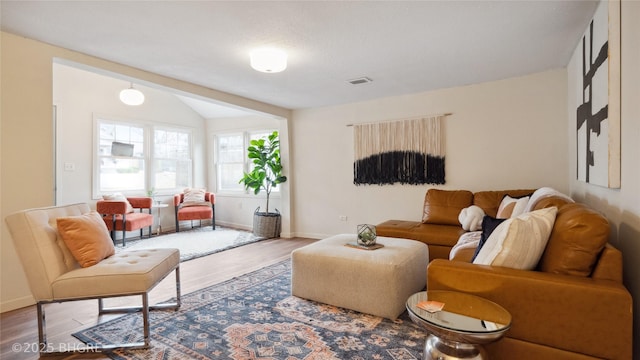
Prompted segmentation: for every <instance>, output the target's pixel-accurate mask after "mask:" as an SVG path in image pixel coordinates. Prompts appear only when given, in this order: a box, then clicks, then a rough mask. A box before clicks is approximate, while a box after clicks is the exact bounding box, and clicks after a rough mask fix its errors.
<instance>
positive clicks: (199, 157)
mask: <svg viewBox="0 0 640 360" xmlns="http://www.w3.org/2000/svg"><path fill="white" fill-rule="evenodd" d="M127 87H129V82H127V81H123V80H119V79H114V78H111V77H108V76H104V75H100V74H96V73H92V72H89V71H85V70H80V69H77V68H73V67H70V66H66V65H61V64H53V99H54V100H53V102H54V105H56V113H57V132H56V133H57V160H58V162H57V164H56V174H57V184H56V185H57V204H58V205H62V204H70V203H76V202H88V200H89V199H92V191H91V190H92V188H91V183H92V178H93V173H92V170H93V169H92V166H93V150H94V116H96V115H98V116H103V117H105V118H108V119H112V120H122V121H137V122H142V123H146V124H151V123H153V124H155V125H163V124H167V125H171V126H178V127H181V128H185V129H187V130H191V132H192V135H193V149H194V151H193V156H194V158H193V160H194V162H193V168H194V178H193V180H194V184H193V185H194V186H195V187H205V186H206V175H207V174H206V171H205V170H204V169H206V168H205V164H206V161H205V157H206V146H205V144H206V138H205V136H204V129H205V122H204V119H203V118H202V117H201V116H200V115H198V114H197V113H196V112H195V111H193V110H192V109H191V108H190V107H188V106H186V105H185V104H184V103H183V102H182V101H180V100H179V99H178V98H177V97H176V96H174V95H172V94H170V93H168V92H166V91H161V90H157V89H153V88H149V87H146V86H142V85H137V84H136V85H135V87H136V89H138V90H141V91H142V92H143V93H144V94H145V102H144V103H143V104H142V105H139V106H128V105H125V104H123V103H122V102H121V101H120V100H119V98H118V94H119V92H120V90H122V89H123V88H127ZM65 163H71V164H74V165H75V170H74V171H65V170H64V164H65ZM133 195H139V196H144V195H145V194H144V193H140V194H133ZM164 195H165V196H160V197H159V200H162V201H163V202H168V201H169V200H170V198H169V197H170V196H171V195H173V194H164ZM94 200H95V199H94ZM91 204H92V205H93V204H95V201H92V202H91ZM173 224H174V222H173V221H171V222H166V224H165V223H163V228H164V227H165V226H169V225H171V227H173Z"/></svg>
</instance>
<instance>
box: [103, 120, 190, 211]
mask: <svg viewBox="0 0 640 360" xmlns="http://www.w3.org/2000/svg"><path fill="white" fill-rule="evenodd" d="M102 123H110V124H121V125H124V126H131V127H140V128H142V129H143V157H141V158H140V159H142V161H143V164H144V188H142V189H128V190H113V191H104V190H102V189H101V188H100V186H101V183H100V175H101V173H100V171H101V167H100V160H101V158H102V155H101V154H100V140H101V138H100V125H101V124H102ZM93 128H94V134H93V146H92V148H93V161H92V168H93V169H92V173H93V180H92V190H91V192H92V196H93V199H101V198H102V196H103V195H104V194H110V193H114V192H120V193H122V194H124V195H125V196H146V195H147V193H148V191H149V190H150V189H152V188H155V164H154V163H155V160H156V158H155V154H154V143H153V141H154V138H155V132H156V130H165V131H175V132H183V133H187V134H188V135H189V151H188V153H189V161H190V163H191V164H190V170H189V175H188V176H189V185H188V186H187V187H193V181H194V180H193V179H194V176H195V169H194V168H195V166H194V147H195V146H194V129H193V128H192V127H186V126H180V125H175V124H162V123H154V122H149V121H141V120H135V119H123V118H118V117H114V116H109V115H102V114H94V115H93ZM163 159H164V158H163ZM182 190H183V187H179V188H173V189H161V190H155V195H172V194H175V193H176V192H180V191H182Z"/></svg>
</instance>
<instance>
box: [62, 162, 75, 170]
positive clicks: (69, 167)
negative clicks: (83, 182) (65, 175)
mask: <svg viewBox="0 0 640 360" xmlns="http://www.w3.org/2000/svg"><path fill="white" fill-rule="evenodd" d="M75 170H76V164H74V163H72V162H66V163H64V171H75Z"/></svg>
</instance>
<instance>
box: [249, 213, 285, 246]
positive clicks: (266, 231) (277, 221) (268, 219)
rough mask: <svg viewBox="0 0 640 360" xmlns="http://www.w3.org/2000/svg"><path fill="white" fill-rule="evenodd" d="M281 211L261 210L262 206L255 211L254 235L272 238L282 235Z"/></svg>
mask: <svg viewBox="0 0 640 360" xmlns="http://www.w3.org/2000/svg"><path fill="white" fill-rule="evenodd" d="M280 227H281V217H280V211H278V209H276V212H274V213H273V212H260V207H258V208H257V209H256V211H255V212H254V213H253V235H255V236H258V237H262V238H266V239H271V238H276V237H280Z"/></svg>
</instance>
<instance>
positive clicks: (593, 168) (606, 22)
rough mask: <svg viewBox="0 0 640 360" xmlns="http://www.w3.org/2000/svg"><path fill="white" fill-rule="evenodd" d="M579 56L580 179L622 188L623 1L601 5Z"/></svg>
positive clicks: (578, 140) (582, 42) (577, 164)
mask: <svg viewBox="0 0 640 360" xmlns="http://www.w3.org/2000/svg"><path fill="white" fill-rule="evenodd" d="M577 56H579V58H580V60H581V64H580V65H579V66H578V69H579V71H580V74H578V77H577V79H578V81H579V84H578V88H579V89H580V90H581V91H580V93H579V97H580V98H579V99H578V104H579V105H578V107H577V109H576V136H577V138H576V139H577V141H576V146H577V149H576V150H577V157H576V167H577V178H578V180H580V181H584V182H587V183H590V184H594V185H600V186H605V187H609V188H620V0H609V1H602V2H601V3H600V4H599V5H598V8H597V9H596V12H595V14H594V16H593V19H592V20H591V22H590V24H589V26H588V28H587V30H586V31H585V33H584V35H583V37H582V39H581V41H580V43H579V45H578V52H577Z"/></svg>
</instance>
